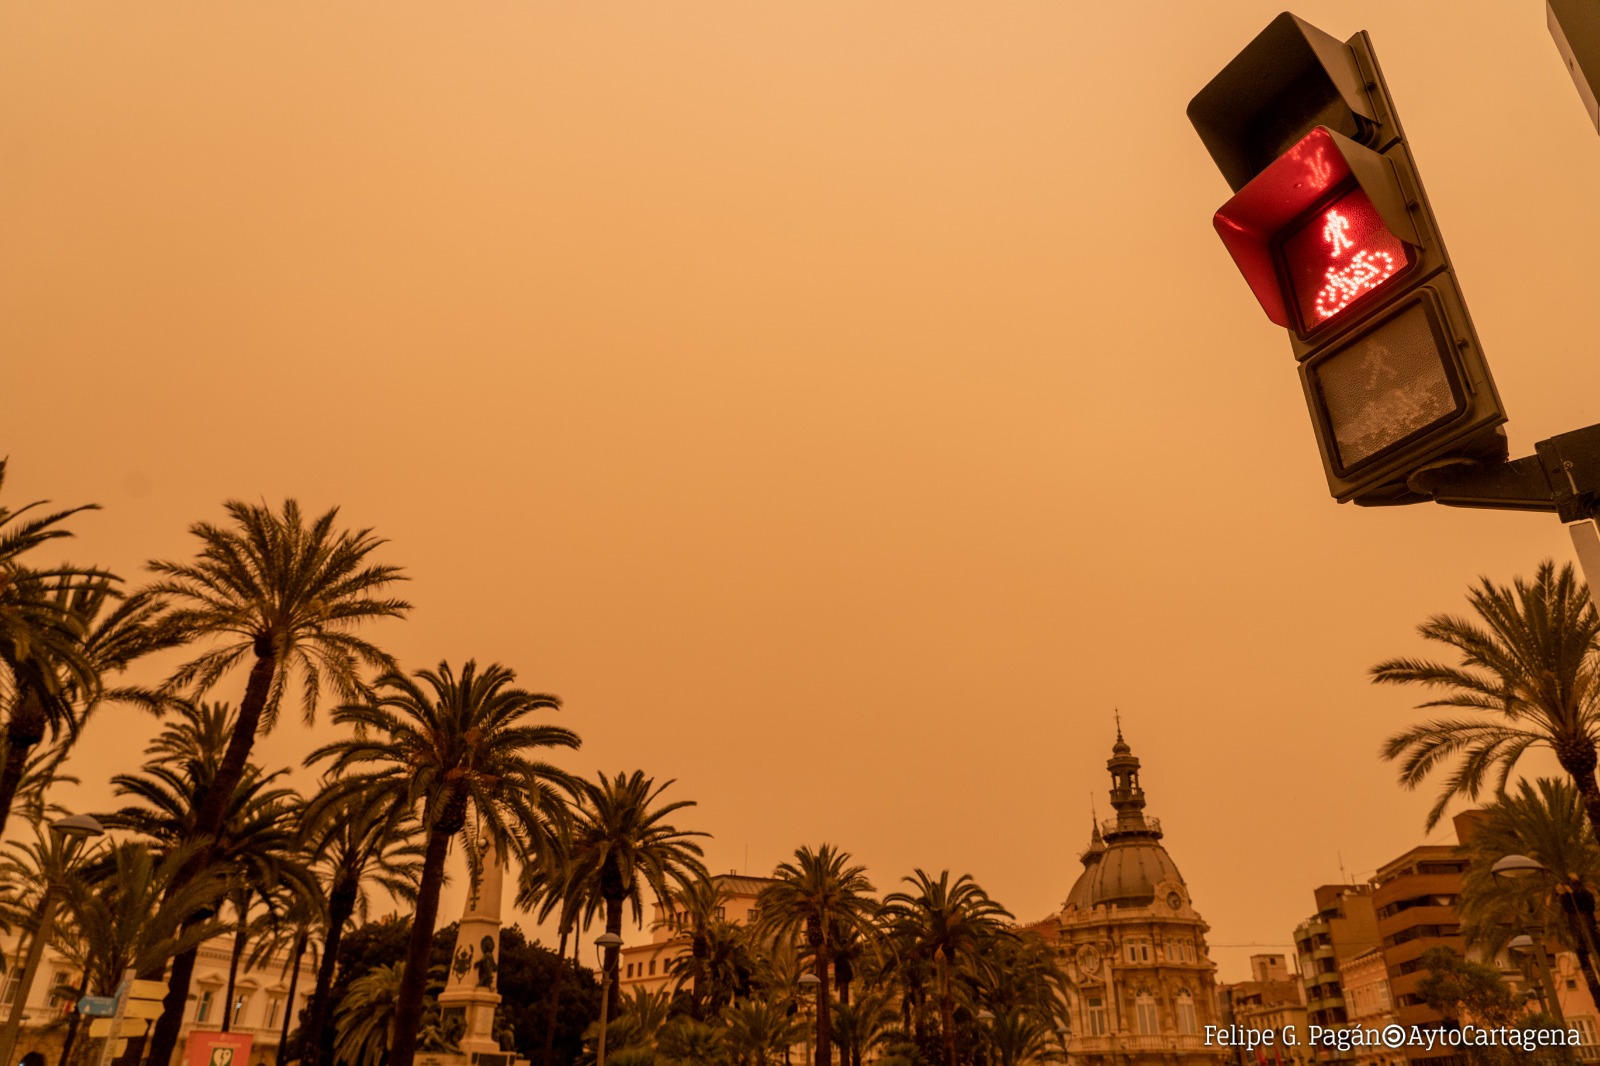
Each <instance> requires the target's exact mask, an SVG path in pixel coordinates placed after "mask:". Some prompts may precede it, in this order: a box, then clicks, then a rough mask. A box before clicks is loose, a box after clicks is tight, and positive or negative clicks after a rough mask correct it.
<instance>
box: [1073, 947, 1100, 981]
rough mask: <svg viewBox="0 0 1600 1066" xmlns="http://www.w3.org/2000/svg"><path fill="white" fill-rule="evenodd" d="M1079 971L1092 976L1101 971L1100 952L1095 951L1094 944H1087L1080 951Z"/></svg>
mask: <svg viewBox="0 0 1600 1066" xmlns="http://www.w3.org/2000/svg"><path fill="white" fill-rule="evenodd" d="M1078 969H1080V970H1082V971H1083V972H1084V973H1091V974H1092V973H1094V972H1096V971H1097V970H1099V969H1100V952H1098V951H1096V950H1095V946H1094V945H1093V944H1085V945H1083V947H1081V948H1079V949H1078Z"/></svg>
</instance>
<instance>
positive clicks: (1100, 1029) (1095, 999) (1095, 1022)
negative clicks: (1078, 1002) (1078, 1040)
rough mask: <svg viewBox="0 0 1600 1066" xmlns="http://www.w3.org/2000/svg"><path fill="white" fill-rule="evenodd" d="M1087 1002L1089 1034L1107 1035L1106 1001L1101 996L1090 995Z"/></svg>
mask: <svg viewBox="0 0 1600 1066" xmlns="http://www.w3.org/2000/svg"><path fill="white" fill-rule="evenodd" d="M1085 1003H1087V1004H1088V1008H1089V1019H1088V1020H1089V1035H1090V1036H1105V1035H1106V1001H1105V1000H1103V999H1101V998H1100V997H1099V996H1090V997H1089V998H1088V999H1087V1000H1085Z"/></svg>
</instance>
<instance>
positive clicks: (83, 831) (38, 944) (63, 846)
mask: <svg viewBox="0 0 1600 1066" xmlns="http://www.w3.org/2000/svg"><path fill="white" fill-rule="evenodd" d="M104 834H105V827H104V826H102V825H101V824H100V823H99V822H97V821H95V820H94V819H93V818H91V817H89V816H88V815H87V814H69V815H67V817H65V818H61V819H58V820H56V821H54V822H51V823H50V838H51V842H52V844H54V845H55V847H56V848H57V849H59V850H60V853H61V854H60V856H59V862H58V863H56V864H55V865H56V866H57V867H58V868H59V869H60V870H61V871H62V872H65V869H66V866H67V864H68V863H69V862H71V860H72V856H73V853H74V852H76V851H77V850H78V847H79V846H80V845H81V844H82V843H83V842H84V841H85V840H87V839H89V838H90V837H97V836H102V835H104ZM40 873H43V874H45V878H46V879H45V887H44V895H43V896H42V897H41V898H40V900H39V928H38V931H36V932H35V933H34V934H33V940H32V941H30V942H29V944H28V958H27V960H26V961H25V962H24V963H23V964H22V976H21V977H20V978H18V980H17V998H16V999H14V1000H13V1001H12V1003H11V1016H10V1017H9V1018H7V1019H6V1030H5V1034H4V1035H0V1063H6V1062H10V1061H11V1056H12V1053H13V1052H15V1051H16V1047H17V1036H18V1034H19V1033H21V1032H22V1015H23V1014H24V1013H25V1012H26V1011H27V1009H28V990H29V989H30V988H31V987H32V985H33V977H34V974H35V973H37V972H38V969H39V960H40V959H42V958H43V957H44V946H45V945H46V944H48V943H49V942H50V934H51V933H52V932H53V931H54V929H55V919H56V896H57V892H56V890H57V889H58V888H60V887H61V886H60V884H59V882H57V880H56V879H55V878H53V877H50V876H49V872H48V871H45V870H41V871H40Z"/></svg>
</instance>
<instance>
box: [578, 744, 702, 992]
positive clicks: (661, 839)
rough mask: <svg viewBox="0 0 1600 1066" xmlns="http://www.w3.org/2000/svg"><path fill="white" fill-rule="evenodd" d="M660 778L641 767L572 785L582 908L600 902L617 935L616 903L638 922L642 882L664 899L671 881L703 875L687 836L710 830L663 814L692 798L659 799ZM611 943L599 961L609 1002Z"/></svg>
mask: <svg viewBox="0 0 1600 1066" xmlns="http://www.w3.org/2000/svg"><path fill="white" fill-rule="evenodd" d="M672 784H673V782H672V781H666V782H664V783H662V784H660V785H657V784H656V783H655V779H654V778H650V777H646V776H645V774H644V771H643V770H635V771H633V772H632V773H631V774H628V773H619V774H617V776H616V777H614V778H607V777H606V776H605V775H604V774H601V775H600V777H599V780H598V781H580V782H577V784H576V786H575V794H576V795H577V799H578V802H577V805H576V807H575V808H574V810H573V818H572V828H571V832H570V843H569V844H568V847H569V848H570V852H571V855H572V874H571V877H572V879H573V880H574V881H575V882H576V883H578V884H581V885H584V886H586V889H587V891H588V893H589V896H588V900H589V903H588V908H589V909H590V910H591V911H592V910H593V909H594V908H595V907H597V906H602V905H603V906H604V907H605V914H606V932H608V933H613V934H616V935H617V936H618V937H620V936H621V935H622V910H623V905H624V904H628V905H629V906H630V907H631V913H632V916H633V922H634V924H635V925H641V924H643V922H644V904H643V899H642V896H643V892H642V890H643V889H644V888H645V887H646V886H648V887H649V889H650V890H651V892H653V893H654V894H655V897H656V899H658V900H666V899H667V898H668V897H669V896H670V894H671V892H672V888H673V886H675V885H682V884H684V883H685V882H687V881H691V880H693V879H695V878H697V877H705V876H706V872H705V867H704V866H703V865H701V862H700V857H701V855H702V854H703V853H702V851H701V850H700V845H699V844H697V843H695V842H694V840H692V839H691V838H692V837H702V836H707V835H709V834H706V833H702V832H698V831H692V830H684V829H679V828H677V827H676V826H674V825H672V824H671V823H669V822H667V821H666V818H667V816H668V815H670V814H672V813H673V812H674V811H678V810H682V809H684V808H686V807H693V806H694V805H695V803H694V801H693V800H675V801H674V802H672V803H661V802H660V799H661V794H662V793H663V792H665V791H666V790H667V789H668V788H669V787H671V785H672ZM619 951H620V949H619V948H617V947H608V948H607V949H606V953H605V959H604V963H603V968H604V971H605V974H606V975H607V976H605V978H604V979H605V980H609V981H610V982H611V1002H612V1003H620V995H619V987H620V983H621V982H620V977H619V975H618V973H617V956H618V952H619Z"/></svg>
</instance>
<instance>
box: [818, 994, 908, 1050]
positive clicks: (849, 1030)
mask: <svg viewBox="0 0 1600 1066" xmlns="http://www.w3.org/2000/svg"><path fill="white" fill-rule="evenodd" d="M894 1022H895V1009H894V1005H893V1004H892V1003H891V1002H890V998H889V994H888V992H887V991H886V990H883V989H877V990H874V991H871V992H868V993H866V994H865V995H862V996H858V997H856V1001H855V1002H854V1003H844V1002H841V1003H840V1004H839V1005H838V1006H837V1007H835V1008H834V1011H833V1031H834V1039H835V1041H836V1042H837V1043H838V1045H839V1061H840V1062H841V1063H842V1064H844V1066H861V1061H862V1056H864V1055H865V1054H866V1053H867V1052H869V1051H871V1050H872V1049H873V1048H875V1047H877V1046H878V1044H880V1043H881V1042H882V1041H883V1039H884V1037H885V1035H886V1034H887V1033H888V1032H889V1030H890V1029H891V1028H892V1027H893V1025H894Z"/></svg>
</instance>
